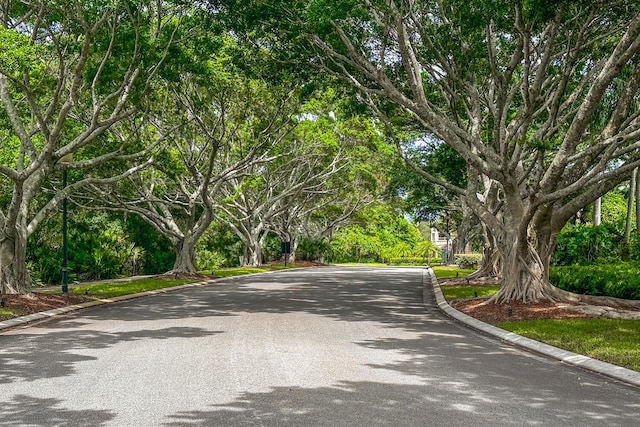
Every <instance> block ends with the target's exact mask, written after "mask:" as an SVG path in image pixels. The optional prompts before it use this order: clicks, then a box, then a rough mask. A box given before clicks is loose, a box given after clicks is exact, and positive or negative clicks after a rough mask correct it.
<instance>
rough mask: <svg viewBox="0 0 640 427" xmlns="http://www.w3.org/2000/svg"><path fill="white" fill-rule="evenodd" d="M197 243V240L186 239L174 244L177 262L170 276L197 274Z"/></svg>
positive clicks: (176, 241)
mask: <svg viewBox="0 0 640 427" xmlns="http://www.w3.org/2000/svg"><path fill="white" fill-rule="evenodd" d="M196 242H197V239H193V238H190V237H185V238H183V239H180V240H175V241H174V242H173V250H174V251H175V253H176V260H175V262H174V263H173V268H172V269H171V271H170V272H169V273H170V274H196V273H197V272H198V271H197V269H196Z"/></svg>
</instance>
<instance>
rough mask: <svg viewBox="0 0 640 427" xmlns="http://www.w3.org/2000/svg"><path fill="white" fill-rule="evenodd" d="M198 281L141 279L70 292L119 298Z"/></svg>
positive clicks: (87, 286) (80, 287)
mask: <svg viewBox="0 0 640 427" xmlns="http://www.w3.org/2000/svg"><path fill="white" fill-rule="evenodd" d="M198 281H199V280H197V279H141V280H134V281H131V282H112V283H100V284H95V285H86V286H78V287H76V288H72V289H70V290H69V292H71V293H73V294H76V295H89V296H93V297H99V298H117V297H121V296H125V295H131V294H139V293H142V292H149V291H155V290H158V289H164V288H173V287H175V286H181V285H187V284H189V283H196V282H198Z"/></svg>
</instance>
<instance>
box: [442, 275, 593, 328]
mask: <svg viewBox="0 0 640 427" xmlns="http://www.w3.org/2000/svg"><path fill="white" fill-rule="evenodd" d="M492 280H495V279H491V278H482V279H480V280H469V281H467V278H464V277H461V278H451V279H440V280H438V284H439V285H440V286H441V287H446V286H467V285H469V286H478V285H494V284H495V282H494V281H492ZM488 299H489V298H473V299H464V300H453V301H450V302H449V305H451V306H452V307H453V308H455V309H456V310H458V311H460V312H462V313H464V314H466V315H468V316H471V317H475V318H476V319H478V320H481V321H483V322H485V323H490V324H496V323H500V322H511V321H515V320H539V319H576V318H589V317H593V316H590V315H587V314H584V313H578V312H575V311H573V310H571V309H569V308H567V307H568V306H570V305H579V304H578V303H571V302H559V303H554V302H551V301H540V302H537V303H527V304H525V303H523V302H510V303H508V304H495V303H491V304H486V301H487V300H488Z"/></svg>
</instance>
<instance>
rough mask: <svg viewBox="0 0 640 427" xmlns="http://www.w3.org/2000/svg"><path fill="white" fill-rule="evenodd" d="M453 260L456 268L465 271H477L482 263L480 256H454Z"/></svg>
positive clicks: (473, 254)
mask: <svg viewBox="0 0 640 427" xmlns="http://www.w3.org/2000/svg"><path fill="white" fill-rule="evenodd" d="M453 257H454V259H455V261H456V264H457V265H458V267H460V268H462V269H465V270H477V269H478V266H479V265H480V262H481V261H482V254H478V253H472V254H455V255H454V256H453Z"/></svg>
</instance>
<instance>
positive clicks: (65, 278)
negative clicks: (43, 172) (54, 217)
mask: <svg viewBox="0 0 640 427" xmlns="http://www.w3.org/2000/svg"><path fill="white" fill-rule="evenodd" d="M72 161H73V155H72V154H67V155H66V156H64V157H62V158H61V159H60V163H63V169H62V189H63V190H64V189H66V188H67V165H66V164H67V163H71V162H72ZM68 259H69V251H68V244H67V195H66V194H65V195H64V198H63V199H62V293H63V294H65V295H68V294H69V272H68V270H67V260H68Z"/></svg>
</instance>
